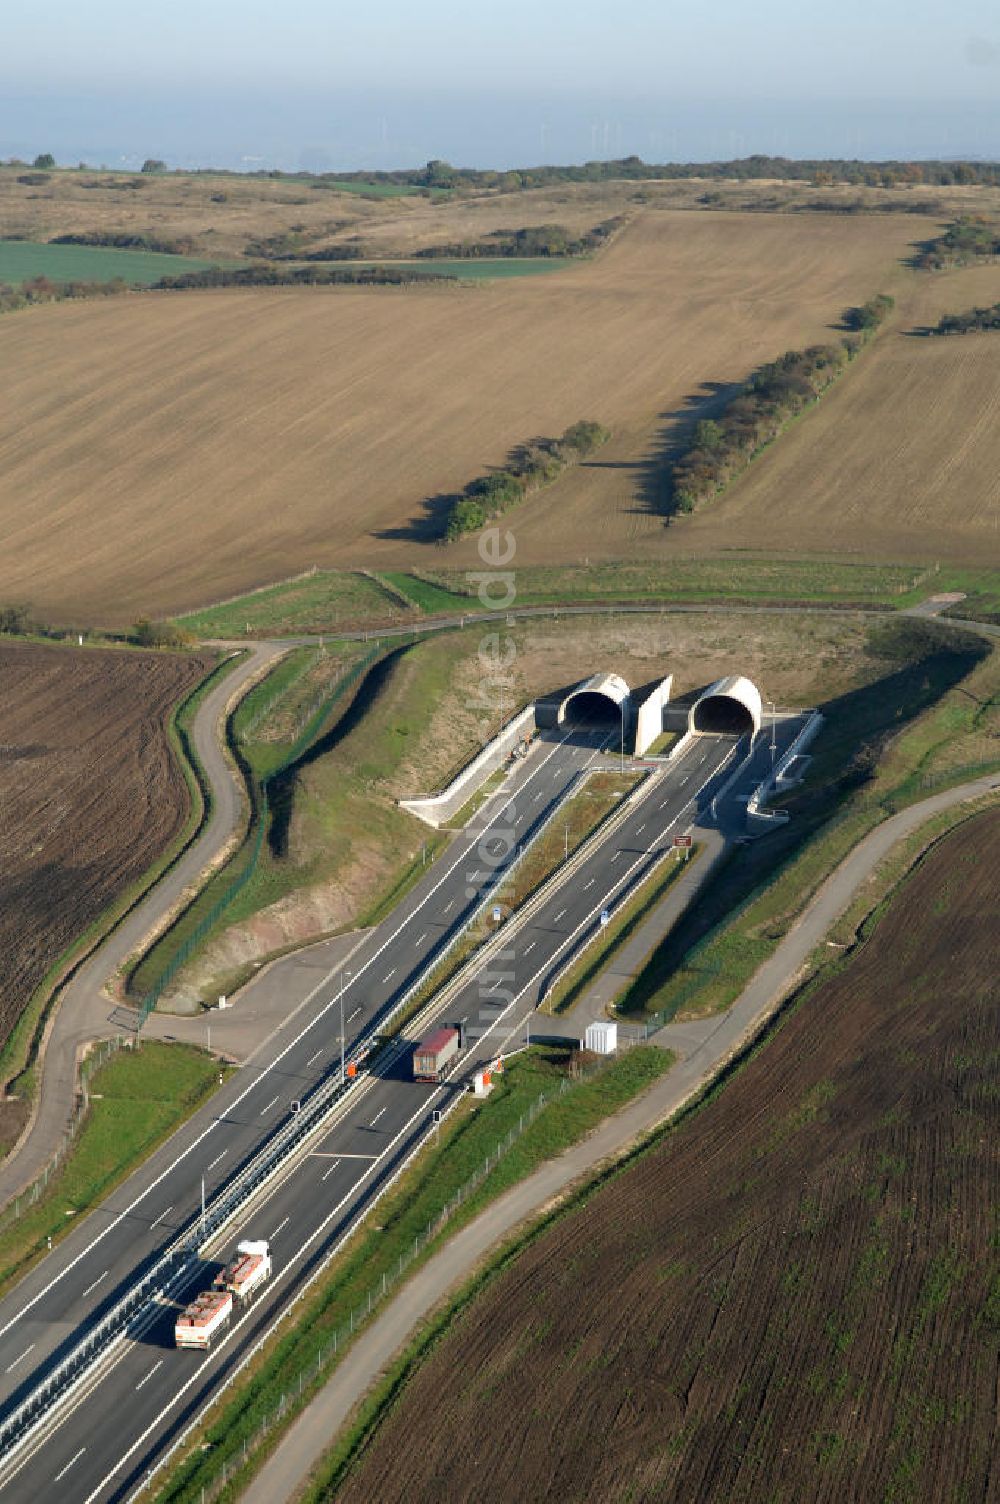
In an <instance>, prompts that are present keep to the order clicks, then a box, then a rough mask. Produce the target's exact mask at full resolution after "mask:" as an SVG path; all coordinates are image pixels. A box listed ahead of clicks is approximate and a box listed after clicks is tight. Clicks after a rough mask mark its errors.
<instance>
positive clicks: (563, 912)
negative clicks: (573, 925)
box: [552, 909, 566, 924]
mask: <svg viewBox="0 0 1000 1504" xmlns="http://www.w3.org/2000/svg"><path fill="white" fill-rule="evenodd" d="M565 912H566V910H565V909H560V910H559V912H558V914H556V915H554V916H553V919H552V923H553V924H558V923H559V921H560V919H561V918H562V917H563V915H564V914H565Z"/></svg>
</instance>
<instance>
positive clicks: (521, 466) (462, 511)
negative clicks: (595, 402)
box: [442, 419, 611, 542]
mask: <svg viewBox="0 0 1000 1504" xmlns="http://www.w3.org/2000/svg"><path fill="white" fill-rule="evenodd" d="M610 437H611V435H610V433H609V432H608V430H607V429H606V428H604V427H603V426H602V425H601V424H600V423H593V422H590V421H588V420H587V419H581V420H580V422H578V423H573V424H571V426H570V427H569V428H567V429H566V432H565V433H564V434H562V435H561V436H560V437H559V438H558V439H533V440H532V441H531V443H529V444H523V445H522V446H521V447H520V448H519V449H516V450H515V451H514V453H513V455H512V457H511V459H510V460H509V461H508V463H507V464H506V465H505V466H504V467H503V468H502V469H500V470H491V471H490V473H489V474H488V475H480V476H477V477H476V479H475V480H474V481H470V483H469V484H468V485H467V486H466V488H465V490H464V491H463V492H462V494H461V495H460V496H455V497H453V498H452V501H451V505H450V506H449V508H448V512H447V514H446V517H445V521H444V527H443V533H442V536H443V538H444V539H446V540H447V541H448V542H454V541H455V539H456V538H461V537H463V536H464V535H465V534H466V533H474V532H476V531H477V530H478V529H479V528H481V527H485V525H486V523H487V522H489V521H491V519H493V518H495V517H500V516H502V515H503V513H504V512H509V511H510V510H511V508H512V507H516V506H517V504H518V502H521V501H523V500H524V499H525V497H527V496H530V495H531V494H532V493H533V492H535V491H539V490H541V488H542V486H547V485H550V484H551V482H552V481H554V480H555V479H556V477H557V476H558V475H561V474H562V472H563V471H564V470H565V469H566V467H567V466H568V465H572V464H575V463H576V462H577V461H579V460H582V459H585V458H586V456H587V455H588V454H593V452H594V450H595V449H599V448H600V447H601V445H602V444H605V443H607V441H608V439H609V438H610Z"/></svg>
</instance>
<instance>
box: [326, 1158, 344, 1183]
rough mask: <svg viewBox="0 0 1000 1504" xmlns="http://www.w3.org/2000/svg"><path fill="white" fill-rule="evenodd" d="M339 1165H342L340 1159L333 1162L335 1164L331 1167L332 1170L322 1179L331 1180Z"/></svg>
mask: <svg viewBox="0 0 1000 1504" xmlns="http://www.w3.org/2000/svg"><path fill="white" fill-rule="evenodd" d="M339 1164H340V1160H339V1159H335V1160H334V1161H333V1164H332V1165H331V1166H330V1168H329V1169H328V1170H327V1172H326V1174H325V1175H324V1176H323V1177H322V1178H323V1179H324V1180H329V1179H330V1176H331V1175H332V1174H333V1172H334V1170H336V1169H337V1167H338V1165H339Z"/></svg>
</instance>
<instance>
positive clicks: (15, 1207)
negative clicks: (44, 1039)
mask: <svg viewBox="0 0 1000 1504" xmlns="http://www.w3.org/2000/svg"><path fill="white" fill-rule="evenodd" d="M131 1047H132V1041H131V1039H127V1038H125V1037H124V1036H122V1035H121V1034H119V1035H118V1036H117V1037H116V1038H114V1039H102V1040H101V1041H100V1043H99V1044H98V1045H97V1047H96V1048H95V1049H94V1051H93V1052H92V1053H91V1054H90V1055H88V1056H87V1058H86V1059H85V1060H84V1061H83V1062H82V1063H81V1066H80V1091H79V1093H78V1095H77V1097H76V1100H75V1101H74V1103H73V1109H72V1112H71V1114H70V1120H69V1125H68V1127H67V1129H66V1132H65V1133H64V1134H63V1136H62V1138H61V1140H60V1141H59V1147H58V1148H57V1149H56V1152H55V1154H54V1155H53V1156H52V1158H51V1159H50V1160H49V1162H48V1164H47V1165H46V1166H45V1168H44V1170H43V1171H42V1173H41V1174H40V1175H38V1176H37V1177H36V1178H35V1179H34V1180H33V1181H32V1182H31V1184H30V1185H28V1186H26V1187H25V1189H24V1190H23V1191H21V1193H20V1194H19V1195H18V1196H15V1198H14V1200H13V1201H10V1202H8V1203H7V1205H6V1206H5V1207H4V1208H3V1210H2V1211H0V1232H2V1231H3V1230H4V1229H5V1228H7V1227H12V1226H13V1224H14V1223H15V1222H18V1221H20V1219H21V1218H22V1217H23V1216H24V1215H25V1213H27V1212H29V1211H30V1210H31V1208H32V1207H33V1206H36V1205H37V1203H38V1202H39V1201H40V1200H41V1197H42V1194H43V1192H44V1191H45V1189H46V1187H47V1186H48V1183H49V1181H50V1180H51V1179H52V1178H53V1177H54V1175H55V1173H56V1171H57V1170H58V1168H59V1166H60V1165H61V1164H62V1162H63V1160H64V1159H65V1158H66V1155H67V1153H68V1152H69V1150H70V1148H71V1147H72V1145H73V1141H74V1140H75V1138H76V1136H77V1134H78V1133H79V1131H80V1129H81V1127H82V1126H83V1122H84V1119H85V1118H86V1116H87V1113H88V1111H89V1109H90V1090H89V1088H90V1082H91V1079H92V1078H93V1076H94V1074H95V1072H96V1071H99V1070H100V1069H101V1066H102V1065H105V1064H106V1063H107V1061H108V1060H109V1059H110V1058H111V1056H112V1055H114V1054H117V1052H118V1051H119V1050H122V1049H131Z"/></svg>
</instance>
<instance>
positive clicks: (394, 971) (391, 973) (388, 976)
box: [382, 966, 398, 987]
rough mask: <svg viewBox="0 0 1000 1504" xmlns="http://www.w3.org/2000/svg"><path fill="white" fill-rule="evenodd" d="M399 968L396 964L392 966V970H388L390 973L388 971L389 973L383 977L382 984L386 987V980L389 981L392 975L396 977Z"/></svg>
mask: <svg viewBox="0 0 1000 1504" xmlns="http://www.w3.org/2000/svg"><path fill="white" fill-rule="evenodd" d="M397 969H398V968H397V967H395V966H394V967H393V968H392V970H391V971H390V972H388V973H387V974H386V975H385V976H384V977H383V978H382V985H383V987H384V986H385V984H386V982H388V980H389V978H390V977H394V976H395V975H396V971H397Z"/></svg>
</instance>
